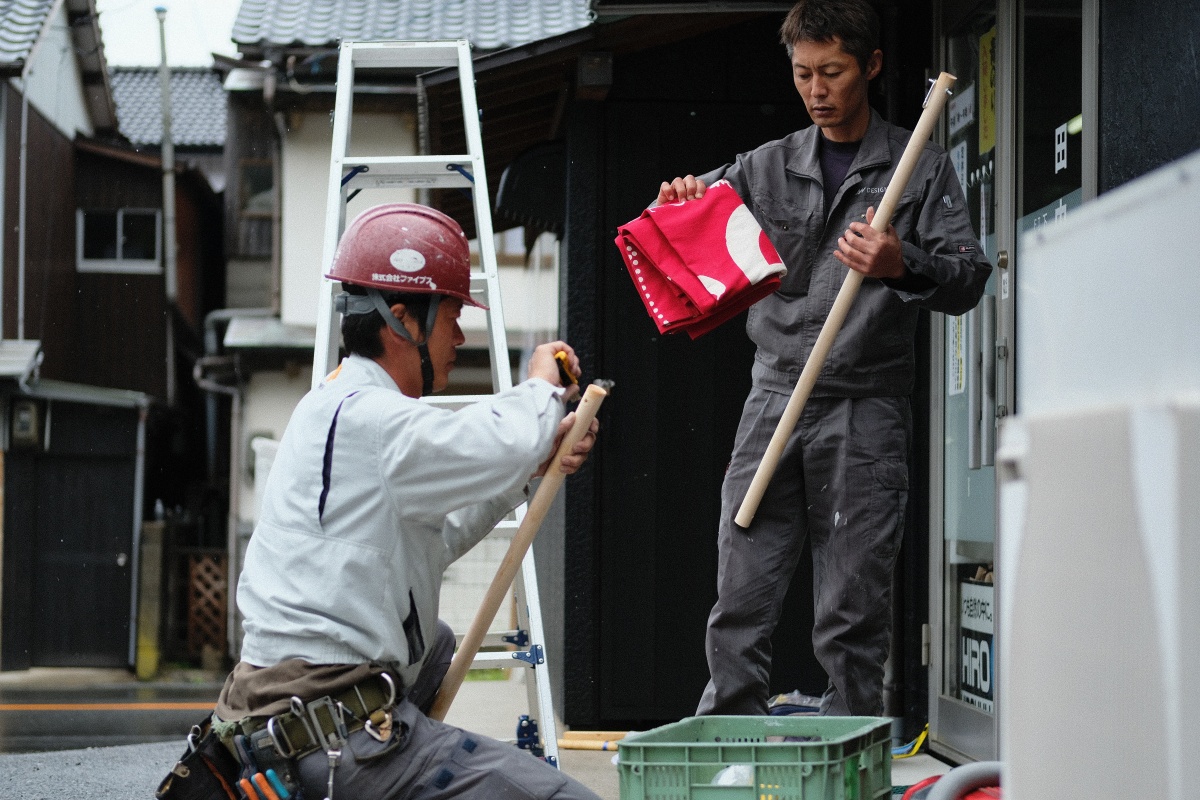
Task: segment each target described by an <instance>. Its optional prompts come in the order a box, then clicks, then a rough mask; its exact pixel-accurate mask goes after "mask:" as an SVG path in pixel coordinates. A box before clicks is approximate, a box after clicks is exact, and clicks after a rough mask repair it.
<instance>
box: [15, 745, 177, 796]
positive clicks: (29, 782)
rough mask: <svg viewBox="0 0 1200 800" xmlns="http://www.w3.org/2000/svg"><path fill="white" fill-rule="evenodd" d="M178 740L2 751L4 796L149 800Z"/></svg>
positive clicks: (168, 764)
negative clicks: (47, 749)
mask: <svg viewBox="0 0 1200 800" xmlns="http://www.w3.org/2000/svg"><path fill="white" fill-rule="evenodd" d="M183 750H184V746H183V738H182V737H180V738H179V741H178V742H166V743H158V744H135V745H124V746H121V747H89V748H87V749H85V750H56V751H53V752H48V753H16V754H9V755H0V797H3V798H5V800H62V799H63V798H67V797H72V798H73V797H81V798H93V799H94V800H135V799H136V800H149V799H150V798H152V797H153V796H154V790H155V789H157V788H158V784H159V781H161V780H162V779H163V777H164V776H165V775H166V774H167V772H168V771H169V770H170V769H171V765H173V764H174V763H175V760H176V759H177V758H178V757H179V756H180V755H181V754H182V753H183Z"/></svg>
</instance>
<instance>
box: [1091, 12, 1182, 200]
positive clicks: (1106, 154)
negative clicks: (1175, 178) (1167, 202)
mask: <svg viewBox="0 0 1200 800" xmlns="http://www.w3.org/2000/svg"><path fill="white" fill-rule="evenodd" d="M1198 36H1200V4H1197V3H1196V2H1195V0H1161V2H1155V3H1153V4H1146V3H1139V2H1134V0H1102V2H1101V3H1100V184H1099V189H1100V191H1101V192H1106V191H1108V190H1109V189H1114V188H1116V187H1117V186H1120V185H1121V184H1123V183H1125V182H1127V181H1130V180H1132V179H1133V178H1136V177H1138V176H1139V175H1143V174H1145V173H1147V172H1149V171H1151V170H1153V169H1155V168H1157V167H1160V166H1162V165H1163V164H1166V163H1168V162H1170V161H1174V160H1175V159H1177V158H1180V157H1182V156H1184V155H1187V154H1188V153H1190V152H1192V151H1193V150H1196V149H1197V148H1200V60H1198V59H1200V55H1198V54H1197V47H1198V46H1200V45H1198V43H1197V37H1198Z"/></svg>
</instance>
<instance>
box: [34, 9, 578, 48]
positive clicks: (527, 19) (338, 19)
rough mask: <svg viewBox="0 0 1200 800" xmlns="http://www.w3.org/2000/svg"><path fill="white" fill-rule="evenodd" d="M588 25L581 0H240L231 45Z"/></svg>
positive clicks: (497, 34) (523, 36)
mask: <svg viewBox="0 0 1200 800" xmlns="http://www.w3.org/2000/svg"><path fill="white" fill-rule="evenodd" d="M26 1H27V2H30V1H31V0H26ZM588 23H589V19H588V0H243V1H242V5H241V8H240V9H239V11H238V16H237V20H236V21H235V22H234V25H233V41H234V42H236V43H237V44H239V45H257V46H267V45H277V46H307V47H333V46H335V45H336V44H337V43H338V41H339V40H341V39H362V40H374V39H401V40H405V39H408V40H414V39H415V40H433V39H469V40H470V41H471V43H472V44H474V45H475V46H476V47H477V48H480V49H483V50H496V49H501V48H505V47H515V46H518V45H522V44H528V43H529V42H533V41H537V40H539V39H545V38H548V37H551V36H556V35H558V34H560V33H566V32H567V31H571V30H575V29H577V28H582V27H585V26H586V25H588Z"/></svg>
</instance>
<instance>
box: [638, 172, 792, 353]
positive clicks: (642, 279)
mask: <svg viewBox="0 0 1200 800" xmlns="http://www.w3.org/2000/svg"><path fill="white" fill-rule="evenodd" d="M616 243H617V248H618V249H619V250H620V251H621V258H622V259H623V260H624V262H625V267H626V269H628V270H629V277H630V278H632V279H633V283H634V286H635V287H636V288H637V292H638V296H639V297H641V299H642V303H643V305H645V306H646V311H647V312H648V313H649V314H650V318H651V319H652V320H654V324H655V325H656V326H657V327H658V330H659V332H660V333H676V332H678V331H681V330H683V331H687V332H688V335H689V336H691V337H692V338H693V339H696V338H699V337H700V336H703V335H704V334H705V333H708V332H709V331H711V330H712V329H713V328H716V327H717V326H718V325H720V324H721V323H723V322H726V321H727V320H729V319H731V318H732V317H735V316H737V315H738V314H739V313H741V312H742V311H744V310H746V309H747V308H749V307H750V306H751V305H753V304H754V303H755V302H757V301H758V300H760V299H762V298H763V297H765V296H767V295H768V294H770V293H771V292H774V291H775V290H776V289H778V288H779V282H780V278H781V277H782V276H783V275H785V274H786V273H787V270H786V268H784V266H783V262H782V260H781V259H780V258H779V254H778V253H777V252H775V247H774V246H773V245H772V244H771V242H770V240H768V239H767V235H766V233H764V232H763V229H762V228H761V227H760V226H759V224H758V222H757V221H756V220H755V219H754V217H753V216H752V215H751V213H750V209H748V208H746V204H745V203H744V202H742V199H741V198H740V197H738V195H737V192H735V191H734V190H733V187H732V186H730V185H729V183H728V182H727V181H717V182H716V183H714V184H713V185H712V186H710V187H708V190H707V191H705V193H704V196H703V197H701V198H699V199H698V200H688V201H685V202H680V203H672V204H670V205H664V206H655V207H653V208H648V209H646V210H645V211H643V212H642V214H641V216H639V217H638V218H637V219H635V220H633V221H631V222H628V223H626V224H625V225H622V226H620V227H619V228H617V238H616Z"/></svg>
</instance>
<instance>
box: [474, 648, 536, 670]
mask: <svg viewBox="0 0 1200 800" xmlns="http://www.w3.org/2000/svg"><path fill="white" fill-rule="evenodd" d="M532 666H533V664H530V663H529V662H528V661H522V660H521V659H519V658H517V657H515V656H514V655H513V651H507V650H506V651H503V652H495V651H492V652H489V653H476V654H475V658H474V659H473V660H472V661H471V669H489V668H490V669H499V668H507V667H532Z"/></svg>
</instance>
